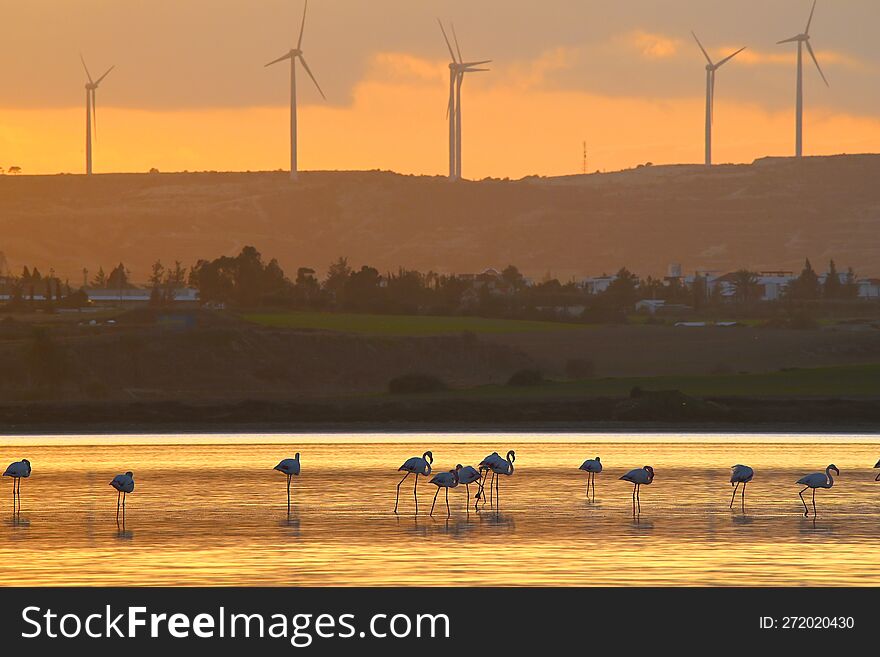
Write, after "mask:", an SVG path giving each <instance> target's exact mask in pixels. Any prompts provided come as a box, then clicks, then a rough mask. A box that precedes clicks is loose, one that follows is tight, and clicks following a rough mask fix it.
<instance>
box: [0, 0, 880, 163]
mask: <svg viewBox="0 0 880 657" xmlns="http://www.w3.org/2000/svg"><path fill="white" fill-rule="evenodd" d="M740 2H741V3H744V4H742V6H741V7H740V6H736V7H734V6H730V7H728V6H727V5H722V4H717V5H715V4H712V6H708V4H707V3H705V2H704V1H703V0H665V1H664V3H663V6H662V7H658V5H657V4H656V3H653V2H652V0H628V3H626V6H623V5H620V6H617V5H609V4H608V3H605V2H599V1H598V0H548V2H547V3H545V5H542V7H537V6H535V5H533V4H532V3H516V2H513V3H508V2H504V1H503V0H483V2H482V3H481V4H480V5H479V7H477V6H474V5H471V4H469V3H468V2H465V1H464V0H444V2H439V1H435V0H430V1H429V0H425V4H422V3H411V2H407V1H404V0H371V3H370V4H369V6H368V5H367V4H366V3H362V2H359V1H357V0H315V1H314V2H312V4H311V6H310V9H309V22H308V26H307V30H306V41H305V45H304V48H305V50H306V54H307V56H308V59H309V62H310V65H311V66H312V68H313V69H314V70H315V73H316V74H317V77H318V79H319V80H320V81H321V83H322V85H323V87H324V90H325V91H326V92H327V95H328V97H329V99H330V100H329V101H328V102H326V103H322V102H321V101H320V99H319V98H318V96H317V94H316V93H315V91H314V89H313V88H312V86H311V83H310V82H309V81H308V80H307V79H306V77H305V76H304V75H302V74H301V75H300V81H301V83H300V96H299V98H300V113H299V114H300V131H299V144H300V148H299V155H300V168H301V169H304V170H308V169H377V168H378V169H390V170H394V171H398V172H401V173H415V174H444V173H445V172H446V168H447V141H446V134H447V129H446V121H445V118H444V113H445V108H446V94H447V84H448V77H447V76H448V69H447V61H448V60H447V53H446V49H445V45H444V44H443V41H442V36H441V35H440V32H439V29H438V28H437V24H436V19H435V16H436V15H437V14H438V13H440V12H443V13H446V12H449V13H451V14H452V15H454V16H456V18H457V19H459V20H460V21H461V22H460V23H459V24H458V27H459V31H458V33H459V35H460V36H461V37H462V42H463V43H462V46H463V48H464V50H465V53H466V56H467V57H468V58H483V57H485V58H489V57H491V58H493V60H494V61H493V62H492V64H491V65H490V66H491V69H492V70H491V72H489V73H481V74H474V75H471V76H469V77H468V79H467V81H466V82H465V86H464V97H463V108H464V131H463V132H464V149H463V150H464V158H463V159H464V175H465V177H468V178H481V177H485V176H492V177H511V178H518V177H522V176H525V175H530V174H540V175H558V174H570V173H578V172H580V171H581V168H582V142H584V141H586V142H587V149H588V168H589V170H591V171H594V170H597V169H599V170H616V169H621V168H628V167H633V166H636V165H638V164H640V163H643V162H647V161H651V162H654V163H656V164H661V163H693V162H700V161H701V160H702V157H703V117H704V76H705V72H704V70H703V66H704V64H705V62H704V60H703V59H702V55H701V54H700V52H699V50H698V48H697V46H696V44H695V43H694V42H693V40H692V38H691V35H690V28H691V27H696V28H697V29H698V31H700V33H701V36H702V37H703V39H704V42H705V43H706V45H707V48H708V49H709V51H710V53H711V54H712V56H713V57H715V58H716V61H717V59H720V58H721V57H723V56H725V55H726V54H729V53H730V52H732V51H733V50H734V49H735V48H738V47H740V46H742V45H748V50H746V51H745V52H743V53H742V54H741V55H739V56H738V57H737V58H736V59H735V60H733V61H732V62H731V63H729V64H726V65H725V66H724V68H723V69H721V70H720V71H719V74H718V88H717V96H716V115H715V116H716V121H715V140H714V155H715V161H716V162H719V163H721V162H750V161H752V160H754V159H756V158H759V157H763V156H767V155H791V154H792V152H793V149H794V143H793V142H794V108H793V104H794V72H795V67H794V61H795V60H794V52H795V50H794V48H792V47H789V46H776V45H774V44H775V41H776V40H777V39H778V38H782V37H785V36H788V35H789V34H790V33H794V32H795V31H796V30H798V29H802V24H803V22H804V21H805V18H806V16H807V13H808V10H809V2H808V0H777V2H774V3H771V4H770V5H767V4H766V3H763V2H761V1H760V0H740ZM81 3H82V4H81V5H77V6H76V7H74V6H73V5H72V4H70V3H67V2H62V1H61V0H32V2H29V3H18V4H14V5H10V6H9V7H8V8H7V9H8V11H7V17H8V20H7V21H6V22H5V23H3V24H0V41H3V42H4V43H6V44H7V48H8V49H9V51H11V52H15V53H16V55H17V56H16V57H14V58H10V59H8V61H7V62H6V64H5V67H6V68H7V69H8V70H7V71H6V81H5V83H4V85H3V86H2V87H0V167H9V166H13V165H16V166H19V167H21V168H22V170H23V171H24V173H57V172H73V173H79V172H82V170H83V168H84V159H85V158H84V150H85V148H84V132H85V130H84V113H85V112H84V107H83V106H82V104H83V103H82V101H83V100H84V98H83V95H84V94H83V91H82V84H83V82H84V74H83V71H82V69H81V66H80V62H79V58H78V56H77V54H76V53H77V49H82V48H83V45H84V44H85V45H86V46H87V47H86V55H87V59H88V60H89V61H90V66H92V68H93V69H94V70H93V71H92V72H93V73H95V74H96V75H97V73H98V72H102V71H103V70H105V69H106V67H107V66H108V65H109V64H111V63H112V64H116V69H115V70H114V71H113V72H112V74H111V76H110V77H108V78H107V80H106V81H105V82H104V83H103V84H102V86H101V88H100V90H99V91H98V119H99V126H98V135H97V139H96V144H95V154H94V169H95V171H96V172H98V173H100V172H116V171H147V170H148V169H150V168H151V167H156V168H158V169H160V170H162V171H177V170H265V169H277V168H286V167H287V166H288V136H287V130H288V128H287V121H288V118H287V112H288V110H287V107H286V94H287V71H286V70H285V69H286V68H287V65H286V64H281V65H279V66H276V67H272V68H269V69H264V68H263V67H262V64H263V63H264V62H266V61H268V60H269V59H271V58H273V57H276V56H278V55H279V54H280V53H282V52H284V49H285V48H287V47H289V45H290V41H291V38H295V34H296V32H297V31H298V26H299V23H298V21H299V20H300V17H301V13H300V12H301V7H302V4H301V2H299V0H263V1H262V2H260V3H253V4H252V3H244V2H241V1H240V0H175V1H171V0H154V2H152V3H150V6H149V8H148V7H147V6H146V5H144V4H143V3H140V2H137V1H135V0H112V1H111V0H81ZM819 5H820V8H819V9H818V10H817V17H816V22H815V25H814V28H813V33H814V37H815V41H814V44H815V48H816V51H817V55H818V57H819V60H820V61H821V62H822V65H823V67H824V69H825V73H826V74H827V75H828V77H829V78H830V80H831V81H832V86H831V87H830V88H826V87H825V86H824V85H823V84H822V81H821V79H820V78H819V75H818V73H817V72H816V70H815V68H813V66H812V63H811V62H810V61H809V60H807V61H806V64H805V66H806V68H805V86H806V91H805V95H806V127H805V151H806V153H807V154H813V155H822V154H836V153H842V152H848V153H854V152H878V151H880V114H877V113H876V111H875V106H876V105H877V104H878V103H880V66H878V65H877V56H876V54H875V52H874V50H875V46H874V41H873V39H869V38H865V35H864V34H862V32H861V31H858V30H856V31H854V30H853V29H852V26H853V25H855V24H859V23H860V22H861V23H864V22H865V21H868V20H871V19H876V18H878V17H880V16H878V14H880V10H878V7H877V4H876V2H874V1H873V0H870V1H869V0H847V1H846V2H841V3H830V2H828V1H827V0H822V2H820V3H819ZM502 9H503V11H502ZM47 19H48V20H47ZM157 33H161V34H162V37H163V40H162V43H161V47H160V45H159V44H158V43H157V41H156V40H155V38H153V36H154V35H155V34H157ZM218 40H220V41H222V43H223V47H222V48H219V49H218V48H217V44H218ZM383 46H384V47H383ZM300 70H301V69H300Z"/></svg>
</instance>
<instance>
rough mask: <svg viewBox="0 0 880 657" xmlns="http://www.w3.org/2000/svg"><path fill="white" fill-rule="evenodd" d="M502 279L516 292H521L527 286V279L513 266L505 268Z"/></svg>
mask: <svg viewBox="0 0 880 657" xmlns="http://www.w3.org/2000/svg"><path fill="white" fill-rule="evenodd" d="M501 278H502V279H504V282H506V283H507V284H508V285H510V287H512V288H513V289H514V291H515V292H519V291H520V290H521V289H522V288H524V287H525V285H526V280H525V278H524V277H523V275H522V274H521V273H520V271H519V269H517V268H516V267H515V266H513V265H508V266H507V267H505V269H504V271H502V272H501Z"/></svg>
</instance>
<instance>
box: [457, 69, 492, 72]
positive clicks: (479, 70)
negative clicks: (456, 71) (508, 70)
mask: <svg viewBox="0 0 880 657" xmlns="http://www.w3.org/2000/svg"><path fill="white" fill-rule="evenodd" d="M491 70H492V69H490V68H466V69H464V71H463V72H464V73H483V72H485V71H491Z"/></svg>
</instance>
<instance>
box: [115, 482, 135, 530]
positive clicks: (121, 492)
mask: <svg viewBox="0 0 880 657" xmlns="http://www.w3.org/2000/svg"><path fill="white" fill-rule="evenodd" d="M110 485H111V486H113V488H115V489H116V524H117V525H118V524H119V497H120V496H121V497H122V522H123V523H125V496H126V495H128V494H129V493H131V492H132V491H134V474H133V473H132V472H131V471H128V472H126V473H125V474H118V475H116V476H115V477H113V481H111V482H110Z"/></svg>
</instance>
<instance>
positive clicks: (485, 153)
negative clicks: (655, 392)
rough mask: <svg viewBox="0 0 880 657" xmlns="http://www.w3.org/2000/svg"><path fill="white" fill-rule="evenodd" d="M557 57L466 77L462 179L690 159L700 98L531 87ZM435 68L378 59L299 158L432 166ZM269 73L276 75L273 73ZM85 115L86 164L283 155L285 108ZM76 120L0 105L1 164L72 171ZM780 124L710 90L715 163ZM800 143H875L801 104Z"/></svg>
mask: <svg viewBox="0 0 880 657" xmlns="http://www.w3.org/2000/svg"><path fill="white" fill-rule="evenodd" d="M560 58H564V56H563V55H555V54H553V53H551V54H550V55H548V56H547V57H546V58H545V59H544V60H543V61H544V62H545V64H543V65H542V64H540V63H539V64H538V65H536V66H534V67H532V68H530V69H528V70H517V69H515V68H512V69H510V70H506V71H501V72H496V73H495V75H496V79H495V80H490V79H489V78H488V77H487V76H486V77H484V78H483V79H478V78H476V77H473V78H472V79H469V80H468V81H467V82H466V83H465V88H464V100H463V103H462V104H463V111H464V128H463V134H464V144H465V146H464V169H465V176H466V177H470V178H480V177H485V176H493V177H505V176H509V177H512V178H514V177H516V178H518V177H521V176H525V175H529V174H533V173H538V174H541V175H557V174H567V173H576V172H579V171H580V169H581V166H582V153H581V150H582V146H581V143H582V141H584V140H586V141H587V147H588V167H589V169H590V170H596V169H603V170H614V169H620V168H626V167H631V166H634V165H636V164H638V163H641V162H646V161H652V162H654V163H655V164H660V163H676V162H698V161H700V159H701V157H702V148H703V141H702V139H703V124H702V117H703V111H704V110H703V98H702V97H700V96H696V97H691V98H687V97H683V98H668V99H662V98H661V99H647V98H639V97H619V96H617V97H615V96H603V95H598V94H590V93H586V92H581V91H572V90H548V89H545V88H542V87H541V86H540V85H539V84H538V83H539V82H540V79H541V77H542V66H543V67H545V68H553V67H554V61H555V60H557V59H560ZM446 75H447V69H446V67H445V64H444V62H443V61H440V60H437V61H430V60H422V59H418V58H415V57H413V56H410V55H402V54H394V53H389V54H382V55H378V56H377V57H376V58H375V61H374V63H373V66H372V67H371V68H370V69H369V71H368V72H367V74H366V76H365V77H364V79H363V80H362V81H361V82H359V83H358V84H357V85H356V86H355V88H354V93H353V102H352V103H351V104H350V105H349V106H344V107H328V106H321V105H317V104H307V105H305V107H302V108H301V109H300V162H301V167H302V168H303V169H376V168H378V169H392V170H394V171H399V172H403V173H416V174H442V173H444V170H445V167H446V157H447V155H446V148H447V146H446V122H445V117H444V104H445V94H446V87H445V81H446ZM278 77H279V78H280V79H279V80H277V82H278V83H279V84H284V79H283V78H284V76H278ZM499 78H500V81H499ZM106 95H108V96H109V95H110V94H109V93H107V94H106ZM100 100H101V97H100V96H99V103H100ZM98 112H99V115H98V116H99V132H98V138H97V143H96V145H95V171H96V172H113V171H146V170H148V169H149V168H150V167H154V166H155V167H157V168H158V169H160V170H162V171H174V170H205V169H208V170H210V169H217V170H260V169H275V168H284V167H285V166H286V163H287V137H286V135H287V110H286V108H284V107H253V108H217V109H199V110H196V109H188V110H167V111H159V110H138V109H129V108H117V107H113V106H112V105H109V106H101V105H100V104H99V109H98ZM83 115H84V110H83V109H82V108H80V107H71V108H57V109H51V108H50V109H30V110H24V109H15V110H5V111H3V112H2V118H0V145H2V150H0V152H2V154H3V157H4V161H3V162H0V166H7V167H8V166H10V165H18V166H21V167H22V169H23V171H24V172H25V173H55V172H59V171H65V172H80V171H81V170H82V167H83V158H84V145H83V139H84V137H83V132H84V130H83V126H82V123H83V120H84V116H83ZM792 133H793V117H792V112H791V110H789V109H779V110H768V109H766V108H762V107H760V106H758V105H757V104H745V103H742V102H736V101H726V100H725V99H724V98H723V96H722V95H721V93H720V92H719V96H718V100H717V107H716V124H715V154H716V161H717V162H744V161H751V160H753V159H755V158H758V157H762V156H764V155H788V154H790V151H791V149H792V142H793V134H792ZM806 150H807V153H808V154H817V155H818V154H831V153H840V152H865V151H880V119H878V118H875V117H866V116H857V115H850V114H847V113H845V112H841V111H832V110H829V109H817V110H814V111H810V110H809V108H808V111H807V114H806Z"/></svg>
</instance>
